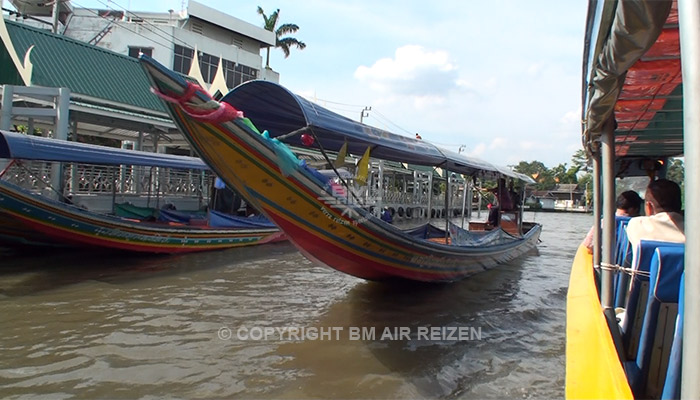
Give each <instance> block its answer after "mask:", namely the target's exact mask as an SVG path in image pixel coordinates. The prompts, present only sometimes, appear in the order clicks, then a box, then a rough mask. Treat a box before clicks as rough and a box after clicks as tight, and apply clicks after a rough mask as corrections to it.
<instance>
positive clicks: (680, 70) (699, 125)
mask: <svg viewBox="0 0 700 400" xmlns="http://www.w3.org/2000/svg"><path fill="white" fill-rule="evenodd" d="M585 32H586V33H585V39H584V52H583V76H582V78H583V79H582V102H583V107H582V112H583V113H582V122H583V125H582V128H583V129H582V139H583V147H584V149H585V150H586V151H587V153H588V154H589V156H590V159H591V161H592V164H593V171H594V174H593V180H594V185H593V186H594V215H595V221H596V223H595V224H594V229H595V231H596V232H595V234H594V238H595V239H594V246H593V253H592V254H589V252H588V251H586V249H585V247H584V246H583V245H581V247H580V248H579V249H578V252H577V254H576V257H575V259H574V263H573V268H572V272H571V278H570V283H569V293H568V296H567V323H566V325H567V332H566V336H567V344H566V397H567V398H569V399H632V398H638V399H678V398H682V399H698V398H700V380H699V379H698V378H699V377H700V372H699V371H698V366H699V363H700V335H698V329H700V247H698V246H697V245H698V243H700V236H699V235H700V226H699V225H698V223H699V222H700V218H699V213H700V208H698V205H699V200H700V174H698V170H699V169H698V163H699V162H700V154H699V153H698V150H700V119H698V115H700V113H699V112H698V110H700V3H699V2H698V1H697V0H637V1H602V0H589V2H588V18H587V21H586V31H585ZM677 157H683V161H684V164H685V173H684V177H683V178H682V182H680V184H681V187H682V188H683V191H684V195H683V196H684V201H683V204H684V214H685V218H684V220H685V221H684V229H685V243H673V241H676V240H669V241H645V240H642V241H641V242H640V243H639V244H638V245H637V244H636V243H635V244H634V248H632V247H633V245H632V244H631V243H630V241H629V240H628V238H627V228H626V227H627V224H628V223H629V224H631V222H628V221H627V220H626V219H625V218H613V215H614V214H615V196H616V185H617V179H616V178H619V177H628V176H635V175H636V176H641V177H644V178H646V179H648V180H649V181H651V180H656V179H659V178H665V177H666V178H668V179H677V178H672V177H671V176H669V175H667V174H666V172H667V171H668V170H669V164H671V162H672V160H671V158H677ZM675 161H678V160H677V159H676V160H675ZM647 200H649V199H647ZM601 225H602V227H601ZM584 234H585V233H582V237H583V236H584ZM685 244H688V245H687V246H686V245H685ZM685 267H688V268H685Z"/></svg>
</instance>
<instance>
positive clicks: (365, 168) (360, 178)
mask: <svg viewBox="0 0 700 400" xmlns="http://www.w3.org/2000/svg"><path fill="white" fill-rule="evenodd" d="M368 173H369V147H367V150H365V155H363V156H362V158H361V159H360V161H358V162H357V176H355V182H357V183H359V184H360V185H361V186H364V185H366V184H367V174H368Z"/></svg>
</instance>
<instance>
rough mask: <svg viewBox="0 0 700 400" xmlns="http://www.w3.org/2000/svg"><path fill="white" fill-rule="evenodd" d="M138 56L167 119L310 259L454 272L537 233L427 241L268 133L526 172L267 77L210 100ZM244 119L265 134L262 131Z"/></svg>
mask: <svg viewBox="0 0 700 400" xmlns="http://www.w3.org/2000/svg"><path fill="white" fill-rule="evenodd" d="M141 60H142V63H143V65H144V67H145V69H146V70H147V72H148V74H149V76H150V77H151V80H152V84H153V85H154V90H155V91H156V92H157V93H158V94H160V96H161V97H163V98H165V99H166V100H168V101H167V102H166V104H167V106H168V109H169V111H170V113H171V115H172V117H173V119H174V121H175V123H176V124H177V125H178V126H179V128H180V129H181V131H182V132H183V133H184V134H185V136H186V137H187V138H188V140H189V141H190V143H191V145H192V146H193V147H194V148H195V149H196V150H197V152H198V153H199V155H200V156H201V157H202V158H203V159H204V160H205V161H206V162H207V163H208V164H209V165H210V167H211V168H212V170H214V172H216V173H217V174H218V175H219V176H220V177H222V179H224V181H226V183H227V184H228V185H230V186H232V187H233V188H234V189H236V190H237V191H238V192H239V193H241V195H242V196H243V197H244V198H246V200H247V201H250V202H251V203H252V204H253V205H254V206H255V207H256V208H257V209H259V210H261V212H263V213H264V214H265V215H266V216H267V217H268V218H269V219H270V220H272V221H273V222H274V223H275V224H276V225H277V226H278V227H279V228H280V229H281V230H282V231H284V232H285V233H287V235H288V237H289V239H290V240H291V241H292V243H294V244H295V245H296V247H297V248H298V249H299V250H300V251H301V252H302V253H303V254H304V255H305V256H306V257H308V258H309V259H311V260H313V261H316V262H319V263H321V264H324V265H327V266H330V267H332V268H335V269H337V270H339V271H342V272H345V273H347V274H350V275H354V276H356V277H360V278H364V279H370V280H386V279H392V278H403V279H410V280H418V281H431V282H437V281H453V280H458V279H462V278H464V277H467V276H469V275H472V274H474V273H477V272H479V271H483V270H484V269H486V268H490V267H493V266H495V265H497V264H499V263H503V262H506V261H508V260H511V259H513V258H515V257H518V256H520V255H522V254H524V253H526V252H527V251H529V250H531V249H533V248H534V247H535V246H536V244H537V242H538V239H539V235H540V232H541V226H540V225H539V224H534V223H532V224H524V225H523V230H524V233H523V234H522V235H511V234H509V233H506V232H505V231H503V230H502V229H495V230H493V231H488V232H487V231H482V232H468V231H463V230H461V229H459V228H457V227H456V226H453V225H451V226H450V231H451V232H450V234H449V235H448V234H447V233H446V232H445V231H441V230H438V232H439V233H438V234H437V236H438V237H441V238H442V240H429V239H430V238H431V237H430V236H431V235H429V234H428V233H429V232H434V230H433V229H428V227H421V228H418V229H414V230H410V231H403V230H400V229H398V228H397V227H395V226H393V225H391V224H389V223H386V222H384V221H382V220H381V219H380V218H378V217H376V216H375V215H373V214H372V213H370V212H369V211H367V210H366V209H365V208H364V207H363V206H362V205H361V204H358V203H357V202H354V201H353V198H352V196H351V195H350V192H351V190H345V189H346V188H344V187H341V188H340V190H338V187H337V185H334V184H332V182H330V181H329V180H328V179H327V178H324V177H323V176H322V175H321V174H318V173H317V171H315V170H314V169H312V168H309V167H308V166H306V165H305V164H304V163H303V162H301V163H300V162H299V160H298V159H297V158H296V156H295V155H294V154H293V153H292V152H291V151H290V150H289V148H288V147H287V146H286V145H285V144H283V143H281V142H280V141H279V140H278V139H275V137H279V138H281V139H284V137H283V135H285V134H289V133H290V132H293V134H291V135H286V141H285V143H289V144H299V145H302V141H303V138H300V135H299V133H300V132H301V131H305V132H306V133H307V134H308V135H313V136H314V138H315V144H316V145H317V146H319V147H320V148H319V150H323V149H326V150H333V151H338V150H339V149H340V148H341V147H342V145H343V144H344V143H346V142H347V143H348V147H347V148H348V151H349V152H351V153H353V154H362V153H363V152H364V151H365V149H366V148H367V147H368V146H370V147H371V154H372V156H373V157H376V158H380V159H386V160H392V161H403V162H410V163H413V164H422V165H433V166H436V165H440V166H441V167H442V168H443V169H447V170H450V171H454V172H457V173H461V174H465V175H469V176H473V175H479V176H488V177H493V178H497V177H499V176H501V175H508V176H510V177H512V178H514V179H523V178H525V177H523V176H521V175H519V174H516V173H514V172H512V171H510V170H508V169H506V168H501V167H496V166H493V165H491V164H489V163H486V162H483V161H480V160H476V159H467V158H465V157H460V156H459V155H457V154H456V153H454V154H449V155H447V156H446V155H445V153H446V152H444V151H441V150H439V149H437V148H436V147H435V146H433V145H431V144H430V143H427V142H424V141H420V140H416V139H413V138H406V137H403V136H399V135H395V134H391V133H389V132H385V131H380V130H377V129H375V128H372V127H369V126H366V125H362V124H358V123H356V122H354V121H351V120H349V119H346V118H343V117H340V116H338V115H336V114H334V113H332V112H330V111H328V110H325V109H323V108H321V107H318V106H316V105H313V104H311V103H308V102H305V101H304V100H303V99H301V98H298V97H296V96H295V95H293V94H292V93H290V92H288V91H287V90H286V89H284V88H282V87H281V86H279V85H276V84H273V83H270V82H264V81H253V82H249V83H246V84H244V85H241V86H239V88H237V89H235V90H233V91H232V92H231V93H229V94H228V95H227V96H226V98H225V99H224V101H222V102H216V101H214V100H212V98H211V97H210V96H209V95H208V94H207V93H206V91H205V90H203V89H201V88H199V87H198V86H196V85H194V84H192V83H190V82H187V81H186V80H184V79H183V78H182V77H180V76H179V75H177V74H176V73H174V72H172V71H171V70H169V69H167V68H165V67H163V66H162V65H160V64H158V63H157V62H156V61H154V60H152V59H150V58H148V57H143V58H142V59H141ZM303 105H306V106H307V107H303ZM243 114H245V115H246V116H247V117H249V118H250V120H248V119H247V118H242V117H243ZM251 120H252V122H253V123H255V124H256V125H257V126H259V127H261V128H262V129H266V130H267V133H264V134H260V133H259V132H258V131H257V129H256V127H255V126H253V125H252V123H251V122H250V121H251ZM525 179H526V178H525ZM448 236H449V238H448ZM447 239H449V240H447ZM447 242H451V244H446V243H447Z"/></svg>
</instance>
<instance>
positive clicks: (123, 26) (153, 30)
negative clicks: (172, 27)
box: [73, 0, 193, 48]
mask: <svg viewBox="0 0 700 400" xmlns="http://www.w3.org/2000/svg"><path fill="white" fill-rule="evenodd" d="M97 1H98V2H99V3H101V4H103V5H104V6H106V7H107V8H108V9H109V10H112V11H119V10H116V9H114V8H112V7H111V6H110V5H109V3H105V2H103V1H100V0H97ZM73 3H74V4H76V5H77V6H78V7H81V8H83V9H85V10H87V11H88V12H91V13H92V14H95V15H97V16H98V17H100V18H102V19H105V20H108V19H107V17H105V16H103V15H100V13H99V12H97V11H95V10H93V9H90V8H87V7H85V6H83V5H81V4H79V3H76V2H75V1H73ZM114 4H117V3H114ZM117 5H118V6H119V7H121V8H122V9H124V10H125V11H126V13H127V14H131V15H132V16H133V17H137V18H139V19H141V20H142V21H144V22H145V23H146V24H147V25H151V26H153V28H150V31H151V32H152V33H153V34H154V35H155V36H157V37H159V38H161V39H164V40H165V41H166V43H167V44H165V45H164V44H163V43H161V42H159V41H158V40H155V39H153V38H149V37H146V36H144V35H143V34H141V33H140V32H137V31H136V30H134V29H130V28H128V24H126V23H122V21H116V20H113V21H110V22H114V23H115V24H116V25H118V26H119V27H121V28H124V29H125V30H127V31H129V32H131V33H134V34H135V35H137V36H140V37H142V38H144V39H146V40H149V41H151V42H153V43H155V44H157V45H159V46H163V47H166V48H169V47H170V45H171V44H175V42H174V41H173V39H175V40H178V41H179V42H181V43H183V44H185V45H186V46H187V47H189V48H193V46H191V45H190V44H189V43H187V42H185V41H184V40H182V39H179V38H175V37H173V36H172V35H170V34H169V33H168V32H166V31H164V30H162V29H160V28H159V27H158V26H157V25H155V24H153V23H151V22H148V21H147V20H146V19H145V18H143V17H141V16H139V15H137V14H134V13H132V12H130V11H129V10H126V9H125V8H123V7H122V6H121V5H119V4H117ZM156 30H157V31H159V32H162V33H164V34H165V35H167V36H163V35H159V34H158V33H157V32H155V31H156Z"/></svg>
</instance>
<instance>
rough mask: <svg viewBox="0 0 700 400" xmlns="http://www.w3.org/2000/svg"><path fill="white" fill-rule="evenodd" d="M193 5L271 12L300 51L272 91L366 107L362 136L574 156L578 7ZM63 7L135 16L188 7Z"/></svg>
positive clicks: (480, 2)
mask: <svg viewBox="0 0 700 400" xmlns="http://www.w3.org/2000/svg"><path fill="white" fill-rule="evenodd" d="M200 2H201V3H204V4H205V5H208V6H210V7H212V8H216V9H218V10H220V11H223V12H225V13H227V14H230V15H232V16H234V17H236V18H239V19H241V20H243V21H246V22H249V23H251V24H253V25H257V26H261V27H262V24H263V20H262V17H261V16H260V15H258V14H257V7H258V6H260V7H262V8H263V10H265V12H266V14H268V15H269V14H271V13H272V12H274V11H275V9H278V8H279V9H280V20H279V23H280V24H282V23H294V24H297V25H298V26H299V28H300V29H299V31H298V32H297V33H295V34H293V35H291V36H293V37H295V38H297V39H298V40H300V41H303V42H304V43H306V46H307V47H306V49H304V50H301V51H300V50H298V49H295V48H293V49H292V53H291V55H290V57H289V58H284V55H283V53H282V51H281V50H280V49H272V50H271V57H270V66H271V67H272V68H273V69H274V70H275V71H277V72H279V73H280V84H282V85H283V86H285V87H287V88H288V89H289V90H291V91H292V92H294V93H296V94H299V95H302V96H305V97H307V98H309V99H311V100H314V101H317V102H318V103H319V104H321V105H323V106H325V107H327V108H329V109H331V110H333V111H335V112H338V113H340V114H342V115H345V116H347V117H349V118H352V119H355V120H359V119H360V115H361V113H362V110H363V109H364V108H365V107H371V110H370V111H368V113H367V114H368V115H367V116H366V117H364V119H363V120H364V122H365V123H367V124H369V125H373V126H376V127H378V128H382V129H385V130H389V131H391V132H394V133H397V134H401V135H406V136H411V137H413V136H415V133H419V134H420V135H421V137H422V138H423V139H424V140H428V141H430V142H433V143H435V144H437V145H439V146H442V147H445V148H448V149H450V150H453V151H458V150H459V149H460V147H461V146H463V149H464V150H463V151H464V153H465V154H468V155H471V156H475V157H478V158H481V159H484V160H486V161H489V162H492V163H495V164H500V165H514V164H517V163H518V162H520V161H535V160H537V161H541V162H543V163H544V164H545V165H546V166H547V167H550V168H551V167H554V166H556V165H558V164H560V163H568V164H569V165H570V164H571V156H572V155H573V154H574V152H576V151H577V150H578V149H580V148H581V139H580V137H581V124H580V114H581V68H582V54H583V38H584V28H585V19H586V7H587V2H586V1H582V0H577V1H571V0H564V1H562V0H489V1H484V0H437V1H432V2H426V1H416V0H382V1H377V0H342V1H341V0H338V1H333V0H304V1H291V0H256V1H246V0H235V1H231V0H228V1H224V0H206V1H203V0H200ZM6 3H7V2H6ZM72 3H73V5H74V6H77V7H90V8H107V7H108V6H109V8H114V9H117V10H123V9H125V8H126V9H129V10H130V11H132V12H135V13H138V11H163V12H167V10H169V9H173V10H176V11H178V10H181V9H182V8H183V4H184V5H185V6H186V4H187V1H186V0H185V1H182V0H149V1H144V0H142V1H136V0H117V1H111V0H73V1H72ZM261 55H262V56H263V62H264V56H265V52H264V51H262V52H261Z"/></svg>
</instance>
